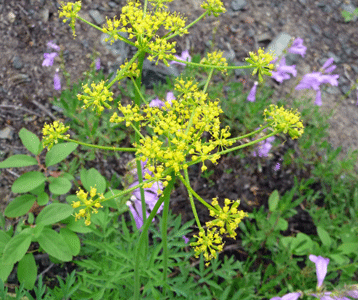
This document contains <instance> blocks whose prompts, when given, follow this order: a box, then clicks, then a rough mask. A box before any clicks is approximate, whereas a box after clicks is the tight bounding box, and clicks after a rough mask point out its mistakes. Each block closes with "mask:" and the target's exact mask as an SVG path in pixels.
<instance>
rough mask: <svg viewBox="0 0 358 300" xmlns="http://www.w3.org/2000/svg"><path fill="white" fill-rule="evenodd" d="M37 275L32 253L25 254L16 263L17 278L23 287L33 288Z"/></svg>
mask: <svg viewBox="0 0 358 300" xmlns="http://www.w3.org/2000/svg"><path fill="white" fill-rule="evenodd" d="M36 276H37V267H36V263H35V258H34V256H33V254H32V253H28V254H26V255H25V256H24V257H23V258H22V259H21V260H20V261H19V263H18V265H17V279H18V280H19V282H20V283H23V284H24V287H25V289H28V290H32V289H33V288H34V285H35V282H36Z"/></svg>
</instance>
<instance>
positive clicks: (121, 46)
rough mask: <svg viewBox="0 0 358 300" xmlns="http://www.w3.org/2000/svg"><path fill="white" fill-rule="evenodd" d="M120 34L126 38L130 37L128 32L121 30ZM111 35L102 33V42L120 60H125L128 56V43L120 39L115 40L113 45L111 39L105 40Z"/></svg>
mask: <svg viewBox="0 0 358 300" xmlns="http://www.w3.org/2000/svg"><path fill="white" fill-rule="evenodd" d="M119 34H120V35H121V36H123V37H125V38H128V33H127V32H119ZM109 37H110V36H109V35H108V34H106V33H103V34H102V35H101V44H102V45H104V46H105V47H106V48H107V49H108V50H109V51H110V52H111V53H112V54H113V55H114V56H116V57H117V61H118V62H124V61H125V59H126V58H127V56H128V45H127V44H126V43H125V42H122V41H120V40H116V41H114V42H113V44H112V45H111V43H110V42H109V41H108V42H106V41H105V40H106V39H107V38H109Z"/></svg>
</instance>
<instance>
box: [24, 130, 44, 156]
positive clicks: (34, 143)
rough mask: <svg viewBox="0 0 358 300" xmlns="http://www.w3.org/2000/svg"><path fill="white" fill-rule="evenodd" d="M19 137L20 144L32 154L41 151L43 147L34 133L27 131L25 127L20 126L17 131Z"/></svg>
mask: <svg viewBox="0 0 358 300" xmlns="http://www.w3.org/2000/svg"><path fill="white" fill-rule="evenodd" d="M19 137H20V139H21V142H22V144H23V145H24V146H25V147H26V149H27V150H29V151H30V152H31V153H32V154H35V155H38V154H40V153H41V151H42V149H43V147H42V144H41V142H40V140H39V138H38V137H37V135H36V134H34V133H32V132H31V131H28V130H27V129H26V128H21V130H20V132H19Z"/></svg>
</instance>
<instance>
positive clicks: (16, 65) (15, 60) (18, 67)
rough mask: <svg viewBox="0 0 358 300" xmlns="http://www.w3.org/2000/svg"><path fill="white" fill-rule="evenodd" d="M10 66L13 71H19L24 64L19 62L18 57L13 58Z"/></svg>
mask: <svg viewBox="0 0 358 300" xmlns="http://www.w3.org/2000/svg"><path fill="white" fill-rule="evenodd" d="M12 65H13V67H14V68H15V69H17V70H20V69H22V68H23V66H24V64H23V62H22V61H21V58H20V57H18V56H15V57H14V58H13V60H12Z"/></svg>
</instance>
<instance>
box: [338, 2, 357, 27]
mask: <svg viewBox="0 0 358 300" xmlns="http://www.w3.org/2000/svg"><path fill="white" fill-rule="evenodd" d="M341 9H342V10H346V11H348V12H350V13H353V12H354V10H355V9H356V8H355V7H354V6H353V5H352V4H346V3H343V4H342V5H341ZM357 19H358V16H357V15H355V16H354V17H353V20H352V21H353V22H355V21H357Z"/></svg>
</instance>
